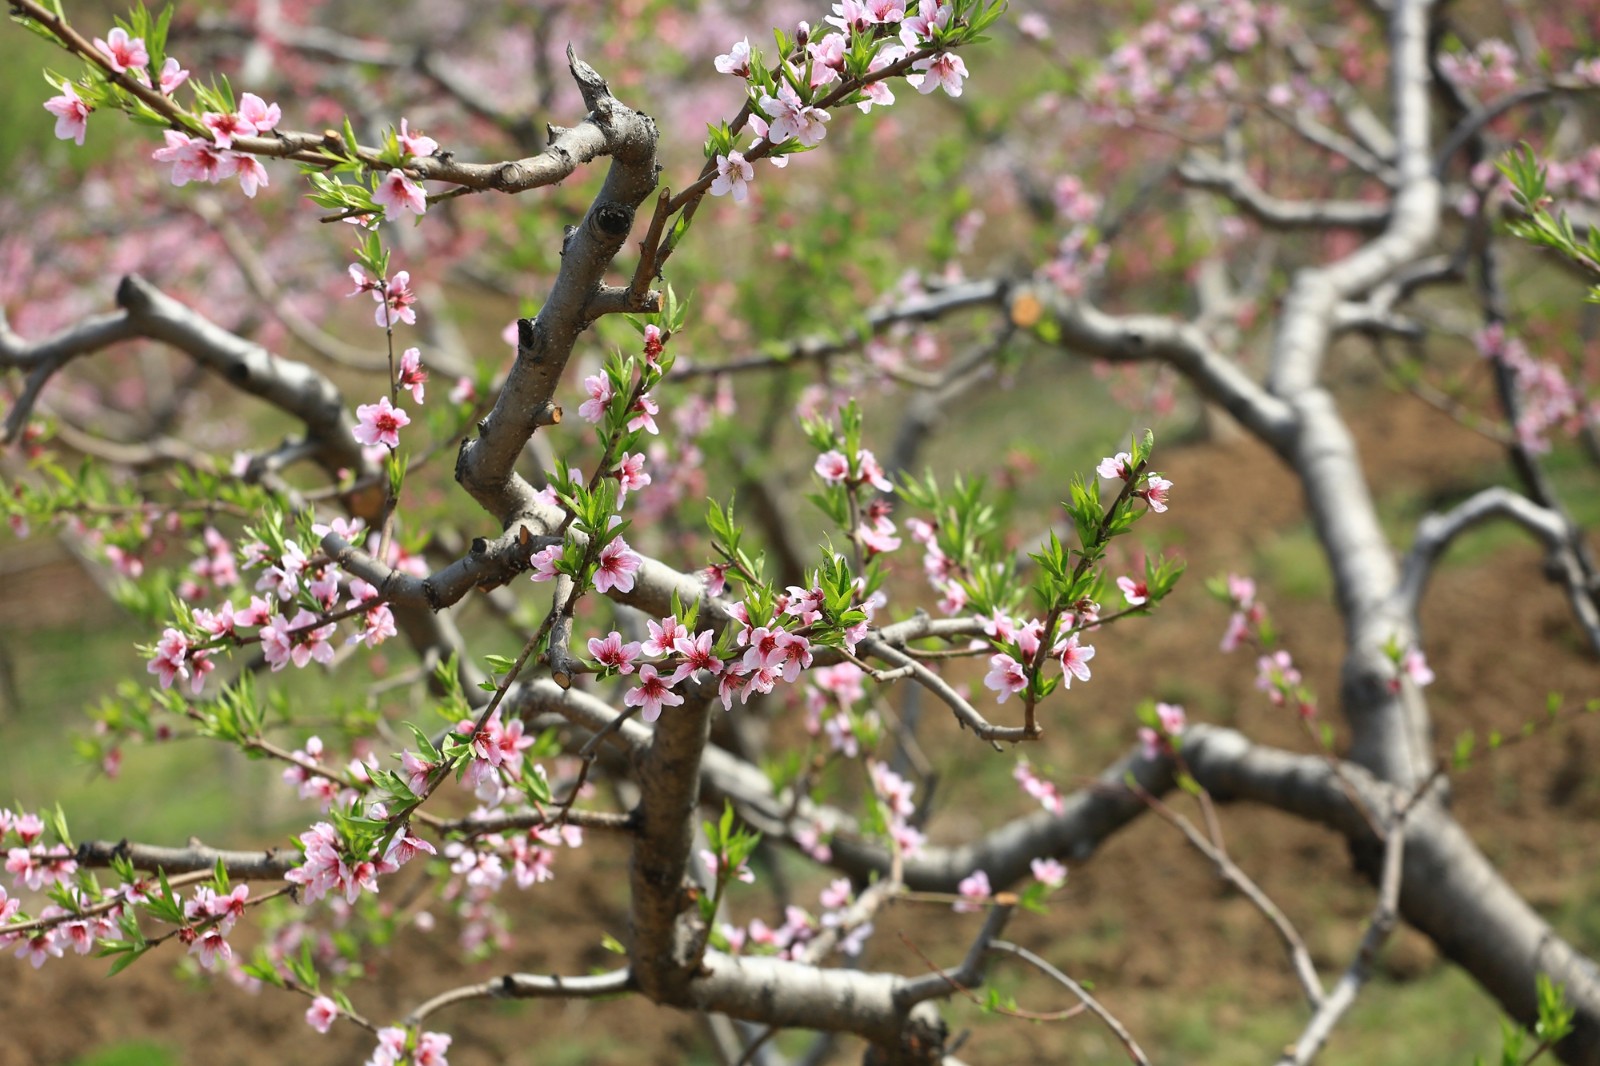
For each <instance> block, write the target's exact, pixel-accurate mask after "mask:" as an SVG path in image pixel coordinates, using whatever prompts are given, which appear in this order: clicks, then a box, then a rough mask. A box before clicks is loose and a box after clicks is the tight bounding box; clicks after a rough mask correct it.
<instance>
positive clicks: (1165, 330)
mask: <svg viewBox="0 0 1600 1066" xmlns="http://www.w3.org/2000/svg"><path fill="white" fill-rule="evenodd" d="M1025 293H1026V294H1027V295H1029V296H1032V297H1033V298H1035V299H1041V300H1043V301H1044V303H1045V305H1046V306H1047V307H1050V308H1051V310H1052V312H1053V314H1054V316H1055V322H1056V325H1057V327H1059V329H1060V331H1061V343H1062V344H1063V345H1065V346H1067V347H1071V348H1079V349H1082V350H1084V351H1087V352H1088V353H1089V354H1091V355H1097V356H1099V357H1101V358H1103V359H1110V360H1112V361H1113V362H1136V361H1144V360H1149V361H1152V362H1159V363H1165V364H1167V365H1168V366H1170V367H1172V368H1173V369H1174V370H1176V371H1177V372H1178V373H1180V374H1182V375H1183V376H1184V377H1185V378H1187V379H1188V380H1189V382H1190V384H1192V385H1193V386H1194V387H1195V388H1197V389H1199V390H1200V392H1201V393H1202V394H1203V395H1204V396H1205V397H1206V398H1207V399H1209V400H1211V401H1212V402H1214V403H1216V404H1217V405H1219V406H1220V407H1222V408H1224V409H1225V410H1226V411H1227V412H1228V413H1229V414H1231V415H1233V417H1234V418H1236V419H1238V420H1239V422H1240V423H1241V424H1243V425H1244V426H1245V427H1246V428H1248V429H1249V430H1250V431H1251V432H1253V433H1255V435H1256V436H1257V437H1259V438H1260V439H1261V440H1262V441H1263V442H1264V443H1265V444H1266V445H1267V446H1268V447H1270V448H1272V449H1273V450H1274V451H1277V452H1279V453H1282V452H1283V451H1284V450H1285V449H1286V448H1287V446H1288V441H1289V432H1290V428H1291V426H1292V424H1293V416H1292V412H1291V411H1290V409H1289V406H1288V405H1287V404H1285V403H1284V402H1283V401H1282V400H1281V399H1279V398H1278V397H1276V396H1273V395H1272V394H1270V393H1269V392H1267V391H1266V390H1265V389H1263V388H1262V387H1261V386H1260V385H1258V384H1256V382H1255V381H1253V380H1252V379H1251V378H1250V376H1249V375H1248V374H1246V373H1245V372H1244V371H1243V370H1241V369H1240V368H1239V366H1238V365H1237V364H1236V363H1234V362H1233V361H1232V360H1230V359H1229V358H1228V357H1227V356H1226V355H1224V354H1223V353H1222V352H1220V351H1218V350H1217V349H1216V348H1214V347H1213V346H1212V345H1211V342H1210V341H1209V340H1207V338H1206V336H1205V334H1204V332H1202V331H1201V329H1200V328H1199V327H1198V326H1196V325H1194V324H1193V323H1189V322H1180V321H1177V320H1176V319H1171V318H1166V317H1163V316H1161V315H1112V314H1107V313H1106V312H1104V311H1101V310H1100V309H1099V308H1097V307H1095V306H1093V305H1092V304H1088V303H1085V302H1082V301H1078V300H1066V299H1063V298H1061V297H1059V296H1057V295H1055V294H1053V293H1049V292H1046V291H1044V290H1043V289H1042V288H1039V287H1035V288H1030V289H1026V290H1019V292H1018V293H1017V294H1016V295H1015V296H1014V297H1013V299H1012V308H1013V312H1014V313H1013V318H1014V320H1015V309H1016V308H1017V300H1018V299H1020V298H1023V296H1024V294H1025Z"/></svg>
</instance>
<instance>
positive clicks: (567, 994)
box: [404, 969, 634, 1028]
mask: <svg viewBox="0 0 1600 1066" xmlns="http://www.w3.org/2000/svg"><path fill="white" fill-rule="evenodd" d="M633 987H634V986H633V975H632V974H631V973H630V972H629V971H628V970H626V969H623V970H612V971H610V972H609V973H603V974H586V975H584V976H581V977H562V976H560V975H545V974H531V973H508V974H506V975H505V976H504V977H496V978H494V979H493V980H490V981H484V982H482V983H481V984H475V985H462V986H461V987H460V988H452V989H450V990H449V991H447V992H441V993H439V994H438V995H437V996H434V997H433V998H432V999H429V1000H426V1001H424V1002H422V1003H419V1004H418V1005H417V1006H415V1007H413V1008H412V1009H411V1013H409V1014H407V1015H406V1017H405V1023H404V1024H405V1025H406V1026H407V1027H408V1028H409V1027H412V1026H416V1025H419V1024H421V1022H422V1021H423V1020H424V1019H425V1018H427V1017H428V1016H429V1015H431V1014H435V1013H437V1012H438V1011H441V1010H443V1009H444V1008H446V1007H451V1006H454V1005H455V1004H457V1003H470V1002H473V1001H474V1000H480V999H602V998H605V997H607V996H617V995H622V994H623V993H626V992H631V991H633Z"/></svg>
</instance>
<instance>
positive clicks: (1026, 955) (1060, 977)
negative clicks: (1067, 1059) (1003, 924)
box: [989, 940, 1150, 1066]
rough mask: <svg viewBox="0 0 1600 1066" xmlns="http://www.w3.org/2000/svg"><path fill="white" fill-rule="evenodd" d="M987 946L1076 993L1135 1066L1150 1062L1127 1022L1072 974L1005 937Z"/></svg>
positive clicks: (1143, 1065)
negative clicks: (1122, 1021) (1119, 1019)
mask: <svg viewBox="0 0 1600 1066" xmlns="http://www.w3.org/2000/svg"><path fill="white" fill-rule="evenodd" d="M989 950H990V951H997V952H1002V953H1004V954H1007V955H1015V956H1016V957H1017V958H1019V959H1021V960H1022V961H1023V962H1026V963H1027V964H1028V965H1030V966H1032V967H1033V968H1034V969H1036V970H1038V971H1039V972H1040V973H1042V974H1044V975H1045V976H1046V977H1048V978H1050V979H1051V980H1052V981H1054V982H1056V983H1057V984H1059V985H1060V986H1061V987H1063V988H1065V989H1066V990H1067V991H1069V992H1071V993H1072V994H1073V995H1075V996H1077V997H1078V999H1079V1000H1080V1001H1081V1002H1082V1003H1083V1005H1084V1006H1085V1007H1088V1008H1089V1010H1090V1011H1091V1012H1092V1013H1093V1014H1094V1016H1095V1017H1096V1018H1099V1019H1100V1020H1101V1021H1102V1022H1104V1023H1105V1026H1106V1028H1107V1029H1110V1030H1111V1032H1112V1033H1113V1034H1114V1035H1115V1036H1116V1038H1117V1039H1118V1040H1119V1041H1121V1043H1122V1047H1123V1049H1124V1050H1125V1051H1127V1053H1128V1058H1130V1059H1132V1060H1133V1061H1134V1062H1135V1063H1137V1064H1138V1066H1150V1059H1149V1057H1148V1056H1147V1055H1145V1053H1144V1049H1143V1048H1141V1047H1140V1046H1139V1042H1138V1041H1136V1040H1135V1039H1134V1038H1133V1034H1132V1033H1130V1032H1128V1029H1127V1026H1125V1025H1123V1024H1122V1023H1121V1022H1120V1021H1118V1020H1117V1018H1116V1015H1114V1014H1112V1013H1111V1012H1110V1011H1108V1010H1107V1009H1106V1008H1105V1007H1104V1006H1102V1005H1101V1003H1100V1001H1099V1000H1097V999H1095V998H1094V996H1092V995H1090V994H1089V990H1088V989H1086V988H1084V987H1083V986H1082V985H1080V984H1079V983H1078V982H1076V981H1074V980H1073V979H1072V978H1070V977H1068V976H1067V975H1066V974H1064V973H1062V972H1061V971H1060V970H1058V969H1056V968H1055V967H1054V966H1052V965H1050V963H1049V962H1047V961H1045V960H1044V959H1042V958H1040V957H1039V956H1038V955H1035V954H1034V953H1033V952H1031V951H1029V950H1028V949H1027V948H1025V947H1021V946H1019V945H1017V944H1013V943H1011V942H1009V941H1006V940H995V941H991V942H990V944H989Z"/></svg>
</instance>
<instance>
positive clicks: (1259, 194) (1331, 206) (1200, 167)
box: [1178, 152, 1389, 231]
mask: <svg viewBox="0 0 1600 1066" xmlns="http://www.w3.org/2000/svg"><path fill="white" fill-rule="evenodd" d="M1178 175H1179V176H1180V177H1181V178H1182V179H1183V181H1184V183H1185V184H1187V185H1190V186H1193V187H1194V188H1197V189H1208V190H1210V191H1212V192H1218V193H1221V194H1222V195H1224V196H1226V197H1227V198H1228V199H1229V200H1230V201H1232V202H1233V203H1235V204H1237V205H1238V206H1239V207H1240V208H1242V209H1243V210H1244V211H1245V213H1246V214H1248V215H1250V216H1251V217H1252V218H1254V219H1255V220H1256V221H1258V222H1260V223H1261V224H1262V225H1263V226H1267V227H1269V228H1271V229H1307V228H1310V229H1327V228H1331V227H1341V228H1346V229H1357V230H1368V231H1377V230H1381V229H1383V227H1384V226H1385V225H1386V224H1387V223H1388V221H1389V208H1388V205H1386V204H1383V203H1371V202H1367V201H1364V200H1284V199H1282V198H1280V197H1277V196H1274V195H1272V194H1271V193H1269V192H1267V191H1266V190H1265V189H1263V188H1261V186H1259V185H1257V184H1256V182H1255V179H1254V178H1252V177H1251V176H1250V172H1249V171H1247V170H1246V169H1245V168H1244V166H1243V164H1241V163H1239V162H1238V161H1228V162H1224V161H1223V160H1221V159H1218V158H1217V157H1216V156H1213V155H1211V154H1209V153H1206V152H1191V153H1190V154H1189V155H1188V156H1187V157H1185V159H1184V161H1183V163H1182V165H1181V166H1179V168H1178Z"/></svg>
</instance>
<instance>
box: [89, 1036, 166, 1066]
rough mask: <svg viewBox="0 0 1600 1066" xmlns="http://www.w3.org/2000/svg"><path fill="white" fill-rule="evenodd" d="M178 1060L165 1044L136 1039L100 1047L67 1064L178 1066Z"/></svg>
mask: <svg viewBox="0 0 1600 1066" xmlns="http://www.w3.org/2000/svg"><path fill="white" fill-rule="evenodd" d="M178 1061H179V1060H178V1057H177V1055H176V1054H175V1053H174V1052H173V1051H172V1050H171V1049H170V1048H168V1047H166V1046H165V1045H162V1044H155V1043H151V1042H149V1041H146V1040H136V1041H133V1042H131V1043H127V1044H115V1045H113V1046H111V1047H105V1048H101V1049H100V1050H98V1051H95V1052H92V1053H91V1054H88V1055H84V1056H82V1057H81V1058H76V1059H73V1060H72V1062H71V1063H70V1064H69V1066H178Z"/></svg>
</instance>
